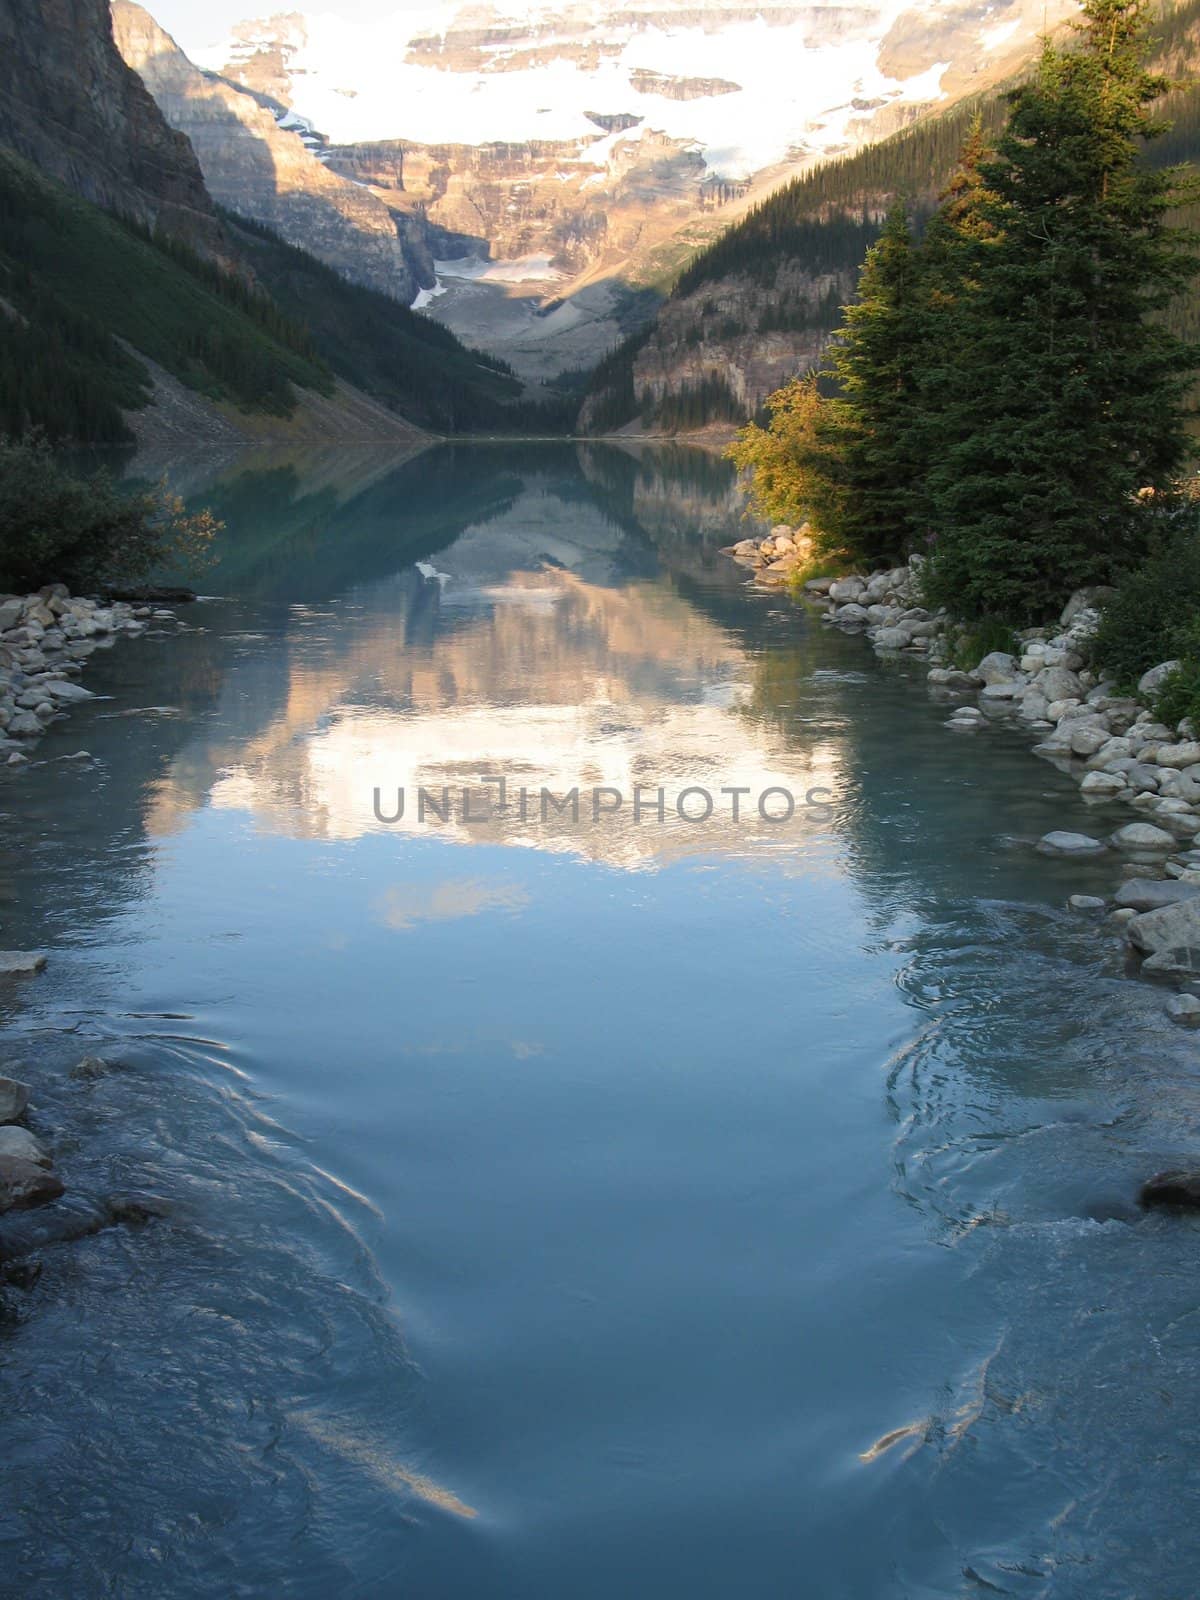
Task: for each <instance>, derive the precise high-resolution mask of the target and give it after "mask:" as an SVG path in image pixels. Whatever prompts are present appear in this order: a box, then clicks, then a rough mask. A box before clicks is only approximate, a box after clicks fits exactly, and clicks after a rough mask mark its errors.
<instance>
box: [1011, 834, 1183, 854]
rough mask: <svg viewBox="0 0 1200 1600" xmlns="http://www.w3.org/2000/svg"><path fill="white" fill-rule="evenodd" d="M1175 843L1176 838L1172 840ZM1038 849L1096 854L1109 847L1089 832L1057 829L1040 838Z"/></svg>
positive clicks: (1053, 851)
mask: <svg viewBox="0 0 1200 1600" xmlns="http://www.w3.org/2000/svg"><path fill="white" fill-rule="evenodd" d="M1171 842H1172V844H1174V842H1175V841H1174V840H1172V841H1171ZM1037 847H1038V849H1039V850H1040V851H1041V853H1042V854H1043V855H1044V856H1095V855H1099V854H1100V853H1101V851H1103V850H1106V849H1107V848H1108V846H1107V845H1105V844H1102V843H1101V841H1100V840H1099V839H1093V838H1092V837H1091V835H1090V834H1087V833H1067V832H1064V831H1062V830H1057V831H1055V832H1054V833H1048V834H1046V835H1045V836H1044V837H1043V838H1041V839H1039V840H1038V845H1037Z"/></svg>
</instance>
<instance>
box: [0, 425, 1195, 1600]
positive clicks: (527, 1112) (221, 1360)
mask: <svg viewBox="0 0 1200 1600" xmlns="http://www.w3.org/2000/svg"><path fill="white" fill-rule="evenodd" d="M171 467H172V474H173V478H174V481H175V482H176V483H178V484H179V486H180V487H181V488H182V489H183V490H184V491H185V492H187V493H189V494H191V495H192V496H193V497H195V498H196V499H197V500H199V501H202V502H205V503H209V504H212V505H213V506H214V508H215V509H216V510H217V512H218V514H219V515H220V516H221V517H222V518H223V519H224V521H225V523H226V532H225V534H224V535H223V536H222V539H221V542H220V551H219V554H220V557H221V559H220V561H219V562H218V563H217V564H216V565H215V566H214V567H213V568H212V569H211V571H209V572H208V573H206V574H205V575H204V577H203V579H202V580H201V583H200V587H201V589H202V590H203V591H204V592H205V593H206V595H207V596H208V598H206V599H205V600H203V601H202V602H201V603H200V604H198V605H196V606H194V607H191V608H187V609H186V610H181V616H182V618H183V621H184V624H185V630H184V631H183V632H182V633H179V634H164V635H163V636H157V635H153V636H149V637H146V638H144V639H141V640H136V641H129V642H125V643H122V644H120V645H118V646H117V647H116V648H115V649H113V650H112V651H111V652H108V653H103V654H99V655H97V656H96V657H94V658H93V661H92V663H91V664H90V666H89V669H88V672H87V675H86V678H85V682H86V683H87V684H88V686H89V687H91V688H93V689H95V690H96V691H97V692H98V693H99V694H101V695H102V696H104V698H102V699H98V700H96V701H94V702H91V703H89V704H88V705H87V706H86V707H85V708H83V709H82V710H81V711H79V712H78V713H76V714H74V715H73V716H72V717H71V718H70V719H69V720H67V721H65V722H63V723H60V724H58V725H56V727H55V728H54V729H53V730H52V731H51V734H50V735H49V736H48V737H47V738H46V739H45V740H44V741H43V743H42V745H41V746H40V748H39V750H38V764H36V765H35V766H33V767H32V768H31V769H30V770H28V771H27V772H24V773H23V774H21V775H20V776H19V777H10V776H9V775H8V774H6V775H5V778H4V781H3V784H2V787H0V811H3V812H4V814H5V817H4V823H3V827H4V845H3V868H2V877H0V922H2V923H3V942H4V944H5V945H7V946H12V947H18V948H24V947H35V948H43V949H45V950H47V951H48V952H49V954H50V957H51V960H50V966H49V968H48V970H47V972H46V973H45V974H44V976H42V977H41V978H39V979H37V980H34V981H33V982H32V983H31V984H27V985H24V986H21V987H10V988H8V989H7V990H5V991H4V992H3V994H0V1009H2V1012H3V1016H2V1019H0V1020H2V1022H3V1036H2V1039H0V1057H2V1059H4V1060H6V1061H9V1062H11V1061H13V1060H22V1061H24V1062H25V1063H26V1071H27V1072H28V1074H29V1076H30V1078H31V1080H32V1081H33V1083H34V1084H35V1087H36V1089H37V1094H36V1102H35V1103H36V1115H35V1118H34V1125H35V1126H36V1127H38V1128H39V1129H40V1130H41V1131H42V1132H43V1133H44V1134H45V1135H46V1137H47V1138H49V1139H50V1140H51V1142H53V1143H55V1144H56V1148H57V1153H58V1162H59V1166H60V1169H61V1171H62V1173H63V1175H64V1177H65V1179H66V1181H67V1183H68V1185H69V1187H70V1188H71V1189H72V1190H73V1191H75V1192H78V1193H91V1192H103V1191H105V1190H107V1189H114V1188H127V1187H138V1188H144V1189H149V1190H152V1191H153V1192H154V1193H156V1194H159V1195H162V1196H164V1197H165V1198H166V1200H167V1201H168V1202H169V1204H170V1215H169V1217H168V1218H167V1219H166V1220H165V1221H163V1222H160V1223H155V1224H152V1225H151V1226H149V1227H147V1228H145V1229H143V1230H139V1231H129V1230H124V1229H117V1230H113V1231H110V1232H107V1233H104V1234H101V1235H99V1236H97V1237H96V1238H93V1239H88V1240H83V1241H80V1242H78V1243H74V1244H70V1245H64V1246H61V1247H57V1248H54V1249H48V1250H47V1251H45V1253H44V1256H43V1260H44V1271H43V1275H42V1278H41V1280H40V1282H39V1283H38V1285H37V1286H36V1288H34V1289H33V1290H32V1291H31V1292H30V1293H28V1294H25V1295H15V1294H14V1295H12V1296H10V1297H9V1299H8V1301H7V1302H6V1306H7V1309H6V1312H5V1314H4V1317H3V1319H2V1320H0V1410H2V1415H3V1423H2V1424H0V1440H2V1441H3V1442H2V1444H0V1593H3V1594H5V1595H8V1594H12V1595H14V1596H17V1595H19V1596H22V1597H25V1596H43V1595H45V1596H55V1597H64V1596H71V1597H88V1600H90V1597H92V1596H110V1595H112V1596H121V1597H123V1600H132V1597H139V1600H140V1597H143V1596H146V1597H156V1600H158V1597H163V1596H180V1597H192V1596H196V1597H200V1596H204V1597H208V1596H215V1595H222V1596H224V1595H228V1596H235V1595H236V1596H243V1595H244V1596H284V1595H286V1596H296V1597H303V1600H308V1597H310V1596H311V1597H313V1600H317V1597H322V1600H323V1597H326V1596H330V1595H337V1596H339V1597H340V1600H349V1597H376V1596H379V1597H388V1600H391V1597H409V1596H411V1597H413V1600H517V1597H521V1600H526V1597H528V1600H564V1597H573V1600H601V1597H604V1600H607V1597H615V1596H623V1597H636V1600H651V1597H653V1600H676V1597H678V1600H684V1597H687V1600H700V1597H703V1600H707V1597H714V1600H715V1597H726V1596H735V1595H736V1596H747V1597H753V1600H776V1597H789V1600H790V1597H808V1596H813V1597H816V1596H820V1597H822V1600H840V1597H846V1600H893V1597H914V1600H915V1597H921V1600H924V1597H927V1596H984V1595H993V1594H1003V1595H1014V1596H1038V1597H1044V1596H1049V1597H1055V1600H1058V1597H1068V1596H1069V1597H1076V1596H1078V1597H1084V1596H1086V1597H1088V1600H1100V1597H1108V1596H1112V1597H1114V1600H1116V1597H1138V1600H1185V1597H1190V1596H1192V1595H1193V1594H1194V1593H1195V1592H1196V1581H1195V1573H1196V1571H1197V1569H1198V1562H1200V1534H1198V1533H1197V1532H1196V1523H1195V1518H1194V1514H1193V1508H1192V1507H1191V1505H1190V1504H1189V1501H1190V1499H1191V1497H1193V1496H1194V1493H1195V1490H1196V1488H1197V1479H1198V1477H1200V1469H1198V1467H1197V1462H1198V1460H1200V1455H1198V1452H1197V1443H1198V1438H1197V1436H1198V1433H1200V1414H1198V1401H1200V1270H1198V1269H1200V1228H1198V1227H1197V1225H1196V1224H1195V1223H1194V1222H1189V1221H1186V1220H1184V1221H1181V1220H1178V1219H1172V1218H1165V1217H1162V1216H1143V1215H1141V1214H1140V1213H1138V1212H1137V1210H1136V1207H1135V1205H1134V1203H1133V1200H1134V1196H1135V1195H1136V1190H1137V1185H1138V1183H1139V1182H1140V1180H1141V1179H1142V1178H1143V1177H1145V1176H1146V1175H1147V1174H1148V1173H1149V1172H1151V1171H1153V1170H1155V1169H1156V1168H1158V1167H1161V1166H1162V1165H1164V1164H1166V1163H1167V1162H1169V1161H1171V1160H1172V1159H1175V1158H1177V1157H1179V1156H1180V1155H1186V1154H1189V1153H1191V1154H1194V1152H1195V1148H1196V1144H1197V1139H1198V1137H1200V1074H1198V1066H1200V1060H1198V1056H1197V1047H1196V1041H1195V1038H1194V1037H1193V1036H1190V1035H1186V1034H1182V1033H1180V1032H1179V1031H1178V1030H1175V1029H1172V1027H1171V1026H1170V1024H1169V1023H1168V1022H1167V1021H1166V1020H1165V1019H1164V1017H1163V1014H1162V995H1161V993H1160V992H1158V991H1156V990H1154V989H1153V988H1151V987H1149V986H1148V985H1143V984H1138V983H1136V982H1134V981H1132V980H1131V979H1130V977H1128V976H1127V975H1126V973H1125V971H1124V961H1123V956H1122V950H1121V946H1120V943H1119V941H1118V940H1117V938H1116V937H1115V936H1114V935H1113V934H1112V933H1111V932H1110V931H1108V930H1107V929H1106V928H1105V927H1104V925H1103V923H1097V922H1093V921H1089V920H1086V919H1084V918H1080V917H1078V916H1074V915H1072V914H1071V913H1069V912H1068V911H1067V910H1066V909H1065V902H1066V899H1067V896H1068V895H1069V894H1071V893H1075V892H1093V893H1094V892H1100V893H1103V892H1106V891H1109V890H1111V888H1112V887H1113V886H1114V884H1115V882H1116V879H1117V873H1118V866H1117V863H1116V862H1115V860H1114V861H1105V860H1103V859H1101V860H1098V861H1089V862H1086V863H1083V864H1080V863H1078V862H1074V863H1071V862H1061V861H1055V860H1049V859H1046V858H1043V857H1041V856H1038V855H1037V854H1036V853H1035V852H1034V851H1033V848H1032V845H1033V842H1034V841H1035V840H1036V839H1037V838H1038V837H1039V836H1040V835H1041V834H1043V833H1045V832H1046V831H1048V830H1049V829H1051V828H1054V827H1077V828H1083V829H1084V830H1085V831H1091V832H1097V831H1104V825H1103V822H1102V819H1101V818H1098V817H1097V814H1096V812H1095V810H1089V809H1087V807H1086V805H1085V802H1084V801H1083V800H1082V799H1081V797H1080V796H1079V794H1078V791H1077V789H1076V787H1075V785H1074V784H1073V783H1072V782H1071V781H1070V780H1069V779H1067V778H1065V777H1063V776H1061V775H1060V774H1058V773H1056V772H1055V771H1054V770H1053V769H1052V768H1050V767H1048V766H1045V765H1044V764H1042V763H1040V762H1039V761H1037V760H1036V759H1035V758H1033V757H1032V756H1031V755H1030V754H1029V753H1028V748H1027V745H1028V741H1027V740H1026V739H1022V738H1021V737H1020V736H1018V735H1016V734H1010V733H1005V732H1003V731H1001V730H998V729H988V730H985V731H983V732H981V733H979V734H977V735H969V736H964V735H961V734H955V733H953V732H950V731H948V730H947V729H946V728H945V727H944V721H945V718H946V716H947V715H948V710H947V704H946V703H945V702H938V701H937V700H935V699H934V698H933V697H932V695H931V692H930V691H929V689H928V688H927V687H926V685H925V683H924V678H923V673H922V672H921V670H920V667H919V664H916V663H911V662H903V663H901V664H899V665H895V664H893V665H887V664H884V663H881V662H879V661H877V660H876V658H875V657H874V656H873V654H872V652H871V650H870V648H869V646H868V645H867V644H866V643H865V642H864V641H862V640H861V639H857V638H852V637H846V636H843V635H841V634H837V633H833V632H831V631H829V630H828V629H826V628H824V627H823V626H822V625H821V624H820V623H819V622H818V621H817V619H816V618H815V617H812V616H809V615H808V614H806V613H805V612H804V611H803V610H802V609H801V608H798V607H796V606H795V605H793V604H792V603H791V602H790V601H788V600H786V599H785V598H782V597H778V596H771V595H763V594H760V593H756V592H754V591H753V590H751V589H749V588H748V587H747V586H746V584H745V575H744V573H743V572H742V571H741V570H740V569H738V568H737V567H736V566H734V564H733V563H731V562H729V561H727V560H726V559H725V558H723V557H721V556H719V555H718V554H717V551H718V549H719V547H720V546H722V545H724V544H727V543H729V542H730V541H731V540H732V539H734V538H736V537H740V536H741V535H742V533H743V532H744V531H745V529H744V526H743V525H742V524H741V523H740V521H739V517H740V507H739V502H738V499H737V496H736V493H735V486H734V484H733V482H732V481H731V477H730V474H729V472H728V470H727V468H726V467H725V466H724V465H723V464H722V463H720V462H719V461H716V460H713V459H711V458H709V457H706V456H703V455H700V454H691V453H688V452H685V451H682V450H673V451H643V452H640V453H635V452H632V451H627V450H622V449H618V448H614V447H601V446H596V447H589V448H578V449H577V448H575V447H570V446H536V445H529V446H490V447H485V446H478V447H474V448H466V447H463V448H458V447H455V448H450V447H443V448H438V449H435V450H431V451H428V452H426V453H425V454H423V455H420V456H417V457H415V458H413V459H411V460H408V461H397V460H395V459H394V458H392V457H390V456H388V455H387V454H386V453H384V452H380V451H375V452H370V451H363V452H342V453H340V454H336V455H331V456H329V457H324V456H320V455H312V456H310V457H308V458H307V459H304V460H300V461H294V460H293V461H289V460H287V459H283V458H271V457H257V458H247V459H244V460H240V461H230V462H212V461H207V462H191V461H184V462H176V463H172V464H171ZM81 750H86V751H87V752H88V753H89V759H88V760H81V761H64V760H61V759H60V758H61V757H64V756H70V755H73V754H75V753H76V752H78V751H81ZM485 775H486V776H487V777H490V778H492V779H495V778H498V777H500V776H503V777H504V778H505V779H506V783H507V789H506V796H505V798H506V800H507V802H508V806H507V809H506V810H505V811H503V812H501V811H499V810H498V808H497V807H496V806H495V805H493V806H492V807H491V808H490V814H485V813H488V812H489V808H488V806H487V804H486V793H487V792H490V793H491V794H492V795H493V796H496V795H497V794H498V786H497V785H495V784H494V783H493V784H491V785H490V786H488V785H484V784H483V783H482V778H483V777H484V776H485ZM421 787H424V788H425V789H426V792H427V796H428V795H432V796H433V799H434V802H435V804H436V805H438V806H440V807H441V808H442V809H444V810H445V812H446V815H445V817H444V818H443V817H442V816H440V815H439V814H438V811H437V810H436V809H434V807H433V806H426V808H425V814H424V816H419V815H418V814H417V790H418V788H421ZM464 787H466V788H467V789H468V791H471V799H470V806H471V807H476V808H477V810H478V815H476V814H475V812H473V811H472V812H469V814H468V816H467V817H466V818H465V819H464V817H463V815H462V802H461V794H462V790H463V788H464ZM635 787H636V788H637V789H638V790H639V791H640V792H641V794H642V801H643V803H642V807H641V815H640V816H639V817H638V818H637V819H636V820H635V818H634V816H633V792H634V789H635ZM400 788H403V789H404V791H405V814H404V816H403V817H402V818H398V819H397V820H395V821H388V820H380V816H379V815H377V811H381V812H382V814H383V816H384V817H385V818H386V817H388V816H390V815H391V814H392V813H393V812H394V811H395V809H396V795H397V790H398V789H400ZM522 788H524V789H525V790H526V794H527V800H526V806H525V811H526V814H525V815H524V816H522V815H521V809H520V802H519V791H520V790H521V789H522ZM660 788H661V789H662V790H663V791H664V816H663V818H662V819H661V820H660V818H659V816H658V815H657V809H656V803H657V791H658V789H660ZM377 789H378V790H379V791H380V800H381V804H380V805H379V806H377V804H376V799H375V791H376V790H377ZM543 789H545V790H547V791H548V792H549V793H550V794H551V795H552V796H553V797H554V805H552V806H550V807H548V808H547V814H546V815H545V817H544V818H543V816H542V815H541V801H540V796H541V792H542V790H543ZM576 789H578V790H579V792H580V795H581V797H582V798H581V802H580V806H581V809H580V814H579V817H578V819H576V818H575V817H574V816H573V815H572V814H571V806H570V804H569V803H564V802H563V801H562V797H563V796H564V795H569V794H570V792H571V791H572V790H576ZM687 789H692V790H699V791H705V792H707V793H708V794H710V795H712V796H714V797H715V798H714V803H713V815H712V816H711V817H709V818H708V819H707V820H704V821H700V820H688V819H686V818H684V817H681V816H680V815H679V814H678V811H677V810H676V808H675V801H676V799H677V797H678V796H679V795H680V794H681V793H682V792H683V791H684V790H687ZM443 790H449V791H450V793H449V803H447V802H446V800H445V797H443V794H442V791H443ZM598 790H599V791H604V798H603V799H602V800H601V802H600V807H601V811H600V814H599V815H598V816H593V810H592V805H593V799H594V796H595V794H596V792H597V791H598ZM730 790H736V791H744V795H743V798H742V800H741V802H740V809H739V815H738V817H737V818H736V820H735V819H734V817H733V816H732V804H731V799H730V797H729V795H728V794H722V791H730ZM814 790H819V791H820V793H819V794H818V795H816V796H815V799H816V800H817V801H820V802H823V803H819V804H817V803H809V802H808V800H806V799H805V797H806V796H808V795H810V792H811V791H814ZM767 791H775V793H774V797H773V799H770V800H768V801H767V803H766V805H765V811H766V815H765V816H764V815H763V814H762V812H760V810H759V806H758V800H759V798H760V797H761V796H762V795H763V794H764V793H766V792H767ZM614 794H615V795H617V796H619V797H620V800H621V803H620V805H619V806H617V805H616V804H615V803H614V799H613V796H614ZM530 796H532V797H533V798H532V799H530V798H529V797H530ZM784 796H791V797H794V799H795V802H796V804H795V813H794V815H792V816H790V817H788V818H786V819H784V820H779V818H780V816H781V814H782V812H783V811H784V810H785V809H786V802H785V799H784V798H783V797H784ZM560 804H561V805H562V807H563V808H562V809H561V810H559V809H556V807H557V806H559V805H560ZM688 805H689V802H685V811H686V810H687V809H688ZM690 805H691V808H692V810H693V813H695V812H698V811H699V810H701V809H703V805H704V801H703V799H702V798H698V797H697V796H696V795H695V794H694V795H693V796H692V799H691V801H690ZM1109 815H1112V816H1114V817H1115V815H1116V814H1115V813H1113V812H1105V813H1103V816H1109ZM1113 825H1115V823H1114V824H1113ZM84 1054H93V1055H96V1054H99V1055H103V1056H105V1057H106V1058H108V1059H109V1061H110V1062H111V1063H112V1064H113V1070H112V1072H111V1073H109V1074H108V1075H107V1076H105V1077H103V1078H101V1079H100V1080H98V1081H96V1082H92V1083H84V1082H80V1081H78V1080H76V1079H72V1078H71V1077H70V1074H69V1068H70V1066H71V1065H72V1063H73V1062H74V1061H76V1060H77V1059H78V1058H79V1057H80V1056H82V1055H84Z"/></svg>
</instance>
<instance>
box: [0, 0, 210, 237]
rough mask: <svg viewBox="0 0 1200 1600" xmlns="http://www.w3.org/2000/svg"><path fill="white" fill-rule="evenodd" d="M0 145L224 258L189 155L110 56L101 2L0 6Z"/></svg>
mask: <svg viewBox="0 0 1200 1600" xmlns="http://www.w3.org/2000/svg"><path fill="white" fill-rule="evenodd" d="M0 144H5V145H8V146H10V147H11V148H12V149H14V150H16V151H17V152H18V153H19V154H20V155H23V156H25V157H26V158H27V159H28V160H30V161H32V162H33V163H34V164H35V165H36V166H38V167H40V168H41V170H42V171H43V172H46V173H48V174H49V175H50V176H51V177H54V178H57V179H58V180H59V181H60V182H62V183H65V184H67V185H68V187H70V188H72V189H74V190H75V191H76V192H77V193H78V194H81V195H83V196H84V197H85V198H86V199H88V200H92V201H95V202H96V203H97V204H99V205H102V206H105V207H107V208H108V209H109V210H112V211H116V212H119V213H120V214H122V215H124V216H129V217H133V218H136V219H137V220H139V221H141V222H144V223H147V224H149V225H151V226H159V227H162V228H164V229H165V230H166V231H167V232H170V233H174V234H176V235H178V236H180V237H183V238H186V239H187V240H189V241H190V242H191V243H192V244H193V245H195V246H197V247H198V248H200V249H202V250H205V251H207V252H209V253H213V254H218V255H219V254H222V253H223V245H222V241H221V233H220V228H219V226H218V224H217V221H216V217H215V215H214V213H213V206H212V202H211V200H210V199H209V196H208V195H207V193H206V192H205V188H204V180H203V178H202V176H201V173H200V168H199V166H198V164H197V162H196V158H195V155H194V154H193V152H192V149H191V147H190V145H189V144H188V142H187V140H186V139H185V138H183V137H182V135H180V134H178V133H176V132H173V131H172V129H171V128H169V127H168V126H167V124H166V123H165V122H164V121H163V118H162V116H161V115H160V113H159V111H158V108H157V107H156V106H155V104H154V101H153V100H152V99H151V97H150V95H149V94H148V93H147V91H146V89H145V87H144V86H143V84H142V82H141V80H140V79H139V78H138V76H137V74H136V73H135V72H132V71H130V69H129V68H128V67H127V66H126V64H125V62H124V61H123V60H122V59H121V57H120V55H119V54H118V52H117V49H116V46H115V45H114V43H113V36H112V26H111V23H110V20H109V12H108V5H107V0H0Z"/></svg>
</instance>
